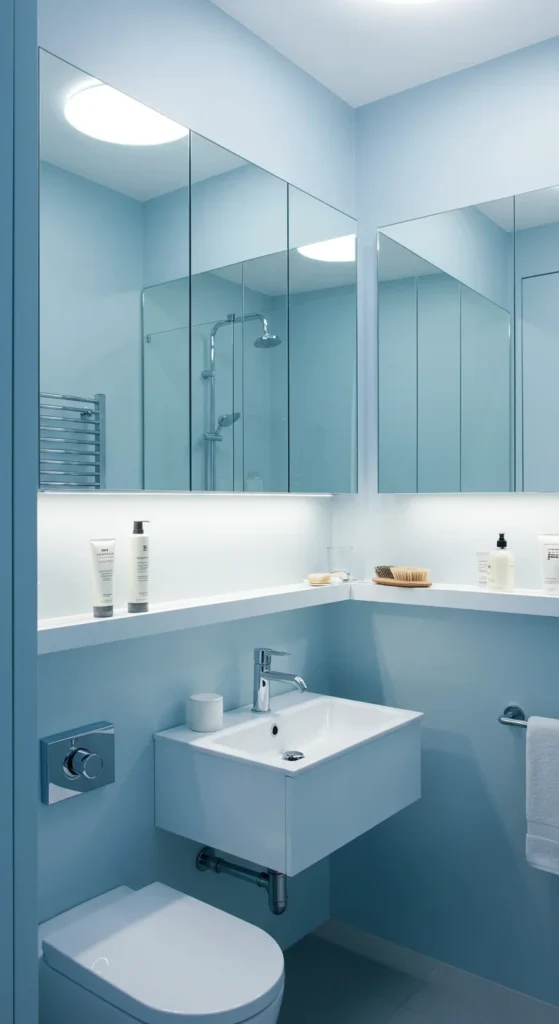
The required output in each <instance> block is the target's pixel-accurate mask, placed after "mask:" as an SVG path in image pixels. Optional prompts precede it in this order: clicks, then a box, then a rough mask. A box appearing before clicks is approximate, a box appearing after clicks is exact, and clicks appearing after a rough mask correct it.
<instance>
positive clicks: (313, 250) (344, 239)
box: [297, 235, 356, 263]
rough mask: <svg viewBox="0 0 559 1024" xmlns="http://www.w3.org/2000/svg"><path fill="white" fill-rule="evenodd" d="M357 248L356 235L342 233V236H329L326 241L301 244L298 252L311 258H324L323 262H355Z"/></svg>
mask: <svg viewBox="0 0 559 1024" xmlns="http://www.w3.org/2000/svg"><path fill="white" fill-rule="evenodd" d="M355 249H356V236H355V235H342V236H341V237H340V238H328V239H327V240H326V241H325V242H313V243H312V245H301V246H299V248H298V249H297V252H300V253H301V256H306V257H307V259H309V260H322V261H323V263H355Z"/></svg>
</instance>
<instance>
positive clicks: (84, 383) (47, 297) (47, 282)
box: [39, 52, 190, 490]
mask: <svg viewBox="0 0 559 1024" xmlns="http://www.w3.org/2000/svg"><path fill="white" fill-rule="evenodd" d="M40 74H41V121H40V130H41V163H40V179H39V181H40V285H41V290H40V333H41V385H40V388H41V399H40V401H41V417H40V422H41V431H40V461H41V480H40V483H41V487H43V488H45V489H49V490H50V489H57V490H59V489H64V490H66V489H70V490H75V489H80V490H81V489H87V490H99V489H105V488H106V489H108V490H137V489H140V488H142V487H143V486H147V487H150V488H162V489H171V488H174V487H177V486H178V487H180V489H188V488H189V486H190V451H189V433H188V429H189V416H188V391H189V378H188V368H189V358H188V301H187V291H186V290H185V289H184V288H183V289H182V290H177V289H176V288H175V291H174V296H173V301H174V304H173V309H172V315H171V313H170V312H169V310H170V305H169V302H168V301H167V299H165V300H164V299H163V291H159V292H157V291H156V288H155V287H153V286H159V288H161V285H162V284H163V282H168V281H172V280H175V279H177V278H182V277H184V275H188V272H189V267H188V253H189V243H188V237H189V227H188V210H189V199H188V167H189V136H188V129H186V128H184V127H183V126H182V125H178V124H176V123H175V122H173V121H169V119H168V118H162V117H161V115H158V114H155V113H154V112H153V111H151V110H149V109H148V108H147V107H144V106H143V105H142V104H139V103H136V101H134V100H131V99H130V98H129V97H126V96H124V95H123V94H122V93H119V92H117V91H116V90H113V89H110V88H109V87H108V86H105V85H103V84H102V83H100V82H98V81H97V80H96V79H92V78H90V77H89V76H88V75H85V74H83V73H82V72H81V71H78V70H77V69H76V68H74V67H72V66H71V65H69V64H66V63H64V62H63V61H61V60H58V58H56V57H53V56H52V55H51V54H48V53H44V52H41V56H40ZM142 295H143V296H144V300H145V301H144V309H143V318H142Z"/></svg>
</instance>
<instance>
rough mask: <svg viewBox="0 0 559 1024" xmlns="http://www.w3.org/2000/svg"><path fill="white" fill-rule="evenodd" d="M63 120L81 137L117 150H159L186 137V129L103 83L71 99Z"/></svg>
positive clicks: (65, 108) (77, 93)
mask: <svg viewBox="0 0 559 1024" xmlns="http://www.w3.org/2000/svg"><path fill="white" fill-rule="evenodd" d="M64 116H65V118H66V120H67V121H68V123H69V124H71V125H72V127H73V128H76V130H77V131H79V132H82V133H83V134H84V135H89V136H90V137H91V138H92V139H99V140H100V141H101V142H112V143H115V144H116V145H119V146H161V145H163V144H164V143H166V142H176V141H177V140H178V139H183V138H184V137H185V136H186V135H188V128H184V127H183V125H181V124H177V122H176V121H171V119H170V118H169V117H165V115H164V114H159V113H158V112H157V111H156V110H152V109H151V108H150V107H146V106H145V104H143V103H140V102H139V101H138V100H134V99H132V97H131V96H126V95H125V94H124V93H123V92H119V91H118V89H113V88H112V87H111V86H110V85H103V84H102V83H99V84H98V85H92V86H89V87H88V88H87V89H82V90H81V91H80V92H76V93H74V95H73V96H70V98H69V99H68V100H67V101H66V104H65V106H64Z"/></svg>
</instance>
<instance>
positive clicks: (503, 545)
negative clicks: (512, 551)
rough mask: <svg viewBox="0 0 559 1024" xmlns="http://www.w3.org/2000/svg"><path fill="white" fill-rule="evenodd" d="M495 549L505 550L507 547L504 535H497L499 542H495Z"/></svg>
mask: <svg viewBox="0 0 559 1024" xmlns="http://www.w3.org/2000/svg"><path fill="white" fill-rule="evenodd" d="M497 547H498V548H506V547H507V542H506V540H505V535H504V533H500V534H499V540H498V541H497Z"/></svg>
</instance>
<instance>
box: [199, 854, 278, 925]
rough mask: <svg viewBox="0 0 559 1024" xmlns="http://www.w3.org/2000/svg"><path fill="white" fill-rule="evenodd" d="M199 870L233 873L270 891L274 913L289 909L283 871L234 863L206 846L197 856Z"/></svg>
mask: <svg viewBox="0 0 559 1024" xmlns="http://www.w3.org/2000/svg"><path fill="white" fill-rule="evenodd" d="M196 867H197V868H198V871H215V873H216V875H232V876H233V878H240V879H241V881H243V882H251V883H252V885H257V886H258V887H259V888H260V889H266V891H267V893H268V906H269V908H270V911H271V913H272V914H276V915H279V914H283V913H284V912H285V911H286V910H287V876H286V875H284V874H282V873H281V871H257V870H255V869H254V868H244V867H242V866H241V865H240V864H233V862H232V861H230V860H225V859H224V858H223V857H218V856H216V853H215V850H212V849H211V847H210V846H204V847H203V849H202V850H200V852H199V853H198V856H197V857H196Z"/></svg>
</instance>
